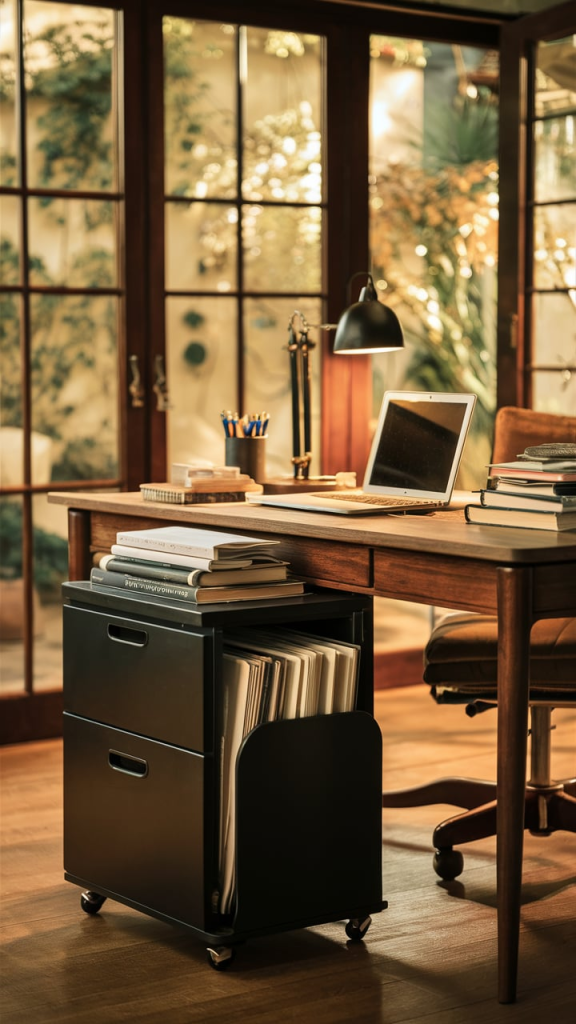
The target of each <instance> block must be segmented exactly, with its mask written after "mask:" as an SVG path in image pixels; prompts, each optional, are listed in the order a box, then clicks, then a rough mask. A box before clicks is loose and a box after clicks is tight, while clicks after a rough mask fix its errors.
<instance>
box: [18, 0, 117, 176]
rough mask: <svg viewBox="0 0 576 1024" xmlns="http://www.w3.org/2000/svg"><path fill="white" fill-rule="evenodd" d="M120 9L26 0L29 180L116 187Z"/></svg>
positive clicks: (25, 52) (25, 61)
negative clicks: (115, 96)
mask: <svg viewBox="0 0 576 1024" xmlns="http://www.w3.org/2000/svg"><path fill="white" fill-rule="evenodd" d="M114 17H115V16H114V12H113V11H110V10H105V9H104V8H102V7H82V6H81V5H79V4H74V5H73V6H71V5H69V4H59V3H45V2H43V0H26V3H25V4H24V33H25V51H24V66H25V74H26V127H27V157H28V182H29V184H30V185H31V186H32V187H34V186H37V187H42V188H58V189H98V190H100V189H103V190H106V189H107V190H110V189H114V188H115V187H116V180H117V179H116V166H117V139H116V131H115V116H114V115H115V111H114V105H113V102H112V96H113V60H112V56H113V50H114V46H115V33H114Z"/></svg>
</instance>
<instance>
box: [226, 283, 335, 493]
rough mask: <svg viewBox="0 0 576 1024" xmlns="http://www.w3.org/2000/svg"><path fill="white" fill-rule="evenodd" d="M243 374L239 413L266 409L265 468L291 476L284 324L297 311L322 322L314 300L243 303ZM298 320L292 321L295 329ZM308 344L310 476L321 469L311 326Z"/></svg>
mask: <svg viewBox="0 0 576 1024" xmlns="http://www.w3.org/2000/svg"><path fill="white" fill-rule="evenodd" d="M244 309H245V316H244V336H245V356H244V375H245V379H246V385H245V391H246V405H247V408H246V409H245V410H243V412H252V411H254V412H257V411H258V412H261V411H266V412H267V413H268V414H269V419H270V423H269V426H268V439H267V442H266V464H267V466H266V468H267V473H268V476H270V477H274V476H285V477H292V476H293V466H292V454H293V453H292V405H291V399H290V396H291V391H290V363H289V357H288V351H287V343H288V324H289V322H290V319H291V317H292V315H293V313H294V311H295V310H296V309H298V310H300V312H301V313H302V314H303V316H304V317H305V318H306V320H307V321H308V322H309V323H313V324H318V323H321V316H322V314H321V305H320V302H319V300H317V299H312V300H311V299H309V298H300V299H289V300H287V299H248V300H247V301H246V303H245V307H244ZM300 327H301V321H300V320H299V319H298V318H296V319H295V320H294V328H295V330H296V331H297V332H298V331H299V329H300ZM309 338H310V341H311V342H317V344H318V347H317V348H316V349H314V350H313V351H312V354H311V356H310V366H311V370H312V396H311V410H312V464H311V470H310V472H311V474H312V475H317V474H318V473H320V471H321V467H320V419H321V407H320V362H321V361H320V339H319V332H318V331H317V330H314V329H311V330H310V335H309Z"/></svg>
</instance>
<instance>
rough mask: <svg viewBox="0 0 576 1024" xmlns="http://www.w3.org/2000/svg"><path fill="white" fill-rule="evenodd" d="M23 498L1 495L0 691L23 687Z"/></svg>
mask: <svg viewBox="0 0 576 1024" xmlns="http://www.w3.org/2000/svg"><path fill="white" fill-rule="evenodd" d="M23 638H24V581H23V579H22V500H21V498H0V692H1V693H2V694H5V693H21V692H22V691H23V689H24V647H23Z"/></svg>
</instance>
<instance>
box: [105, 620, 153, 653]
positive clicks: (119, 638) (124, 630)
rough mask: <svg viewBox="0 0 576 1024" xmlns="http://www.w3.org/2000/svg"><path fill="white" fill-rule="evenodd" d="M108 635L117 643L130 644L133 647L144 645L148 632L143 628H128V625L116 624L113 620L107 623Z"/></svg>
mask: <svg viewBox="0 0 576 1024" xmlns="http://www.w3.org/2000/svg"><path fill="white" fill-rule="evenodd" d="M108 636H109V637H110V639H111V640H115V641H116V643H119V644H132V646H133V647H145V646H146V643H147V641H148V634H147V632H146V630H145V629H130V627H129V626H118V625H116V623H115V622H110V623H109V624H108Z"/></svg>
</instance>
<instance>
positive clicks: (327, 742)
mask: <svg viewBox="0 0 576 1024" xmlns="http://www.w3.org/2000/svg"><path fill="white" fill-rule="evenodd" d="M63 594H64V708H65V710H64V868H65V878H66V879H67V880H68V881H71V882H74V883H76V884H78V885H80V886H82V887H83V888H84V889H86V890H87V892H85V893H83V895H82V897H81V901H82V907H83V909H84V910H86V911H87V912H88V913H95V912H96V911H98V910H99V909H100V907H101V906H102V904H103V902H104V900H105V899H106V898H107V897H109V898H112V899H114V900H117V901H119V902H120V903H125V904H127V905H128V906H131V907H134V908H135V909H137V910H140V911H142V912H143V913H146V914H151V915H153V916H154V917H157V918H160V919H161V920H163V921H166V922H170V923H173V924H178V925H183V926H185V927H186V928H189V929H191V930H192V931H193V932H194V933H196V934H197V935H198V937H200V938H202V939H203V940H204V941H205V942H206V943H208V944H209V948H208V954H209V960H210V963H211V964H212V966H214V967H217V968H221V967H224V966H226V965H227V964H228V963H229V962H230V960H231V959H232V955H233V953H234V949H235V946H236V945H237V944H238V943H239V942H243V941H245V940H247V939H249V938H250V937H254V936H256V935H263V934H268V933H274V932H279V931H286V930H290V929H293V928H300V927H306V926H309V925H314V924H322V923H325V922H328V921H336V920H340V919H345V918H348V919H349V921H348V924H347V925H346V932H347V934H348V936H349V937H350V938H352V939H360V938H362V937H363V935H364V934H365V931H366V930H367V927H368V925H369V923H370V915H371V914H373V913H377V912H378V911H380V910H382V909H383V907H384V906H385V905H386V904H385V903H383V901H382V864H381V859H382V818H381V814H382V811H381V792H382V782H381V775H382V750H381V735H380V730H379V728H378V725H377V723H376V722H375V721H374V718H373V717H372V685H373V684H372V644H373V637H372V610H371V601H370V599H368V598H364V597H358V596H351V595H347V594H340V593H338V592H335V591H324V592H317V593H312V594H307V595H305V596H304V597H301V598H293V599H291V600H289V601H276V602H266V603H265V604H264V603H263V602H251V603H248V602H242V603H241V604H240V603H239V604H228V605H211V606H204V607H196V606H194V607H193V608H187V607H185V606H182V604H170V603H169V602H166V601H164V600H163V601H162V602H159V601H158V600H157V599H155V598H151V597H148V596H138V597H136V596H135V595H132V594H131V595H124V594H122V593H118V594H117V593H115V592H113V591H112V589H108V590H104V589H102V590H99V591H96V590H95V589H92V588H91V586H90V584H89V583H85V582H79V583H66V584H64V587H63ZM274 624H276V625H279V626H280V625H282V626H287V627H292V628H295V629H300V630H305V631H306V632H308V633H311V634H315V635H317V636H318V637H322V636H324V637H327V638H331V639H336V640H343V641H348V642H353V643H358V644H360V645H361V657H360V680H359V687H358V699H357V709H356V710H355V711H352V712H349V713H341V714H334V715H321V716H316V717H312V718H300V719H295V720H289V721H286V720H283V721H277V722H269V723H266V724H263V725H260V726H258V727H257V728H256V729H254V730H253V731H252V732H251V733H250V734H249V735H248V736H247V737H246V739H245V740H244V742H243V744H242V747H241V749H240V753H239V756H238V761H237V769H236V770H237V775H236V780H237V782H236V792H237V799H236V849H235V864H236V880H237V881H236V902H235V911H234V913H233V914H227V915H223V914H221V913H219V911H218V906H219V890H218V887H219V880H218V876H219V873H218V846H219V835H218V832H219V802H220V781H219V770H218V765H219V744H220V739H219V735H218V700H219V678H220V666H221V661H222V651H223V644H224V642H225V637H226V630H227V629H230V628H234V629H238V628H241V629H246V630H251V629H258V628H259V627H262V626H266V627H267V628H269V627H273V626H274Z"/></svg>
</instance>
